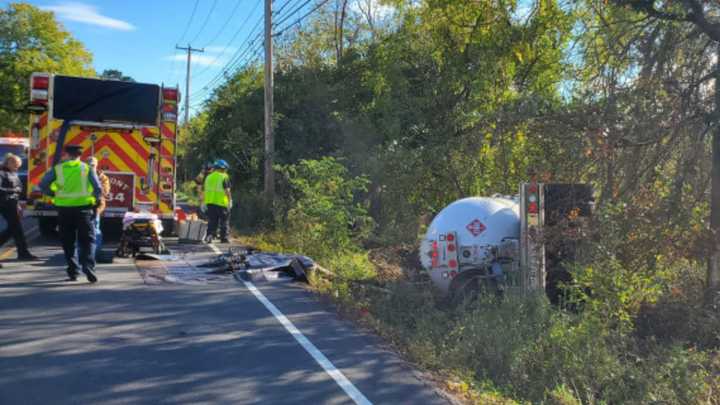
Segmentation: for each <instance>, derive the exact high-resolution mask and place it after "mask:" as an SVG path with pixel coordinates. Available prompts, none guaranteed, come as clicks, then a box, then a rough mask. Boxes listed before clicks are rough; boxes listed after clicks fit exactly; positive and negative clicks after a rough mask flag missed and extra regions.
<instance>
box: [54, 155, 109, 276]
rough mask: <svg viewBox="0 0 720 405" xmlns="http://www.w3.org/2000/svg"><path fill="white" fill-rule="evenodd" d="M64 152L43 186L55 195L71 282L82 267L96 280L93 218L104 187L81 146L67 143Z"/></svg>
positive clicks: (86, 274)
mask: <svg viewBox="0 0 720 405" xmlns="http://www.w3.org/2000/svg"><path fill="white" fill-rule="evenodd" d="M65 154H66V156H67V160H65V161H64V162H62V163H60V164H58V165H56V166H55V167H54V168H53V169H52V170H48V172H47V173H46V174H45V177H43V179H42V181H41V182H40V189H41V190H42V191H43V193H45V194H47V195H53V194H54V202H55V208H56V209H57V212H58V224H59V225H60V239H61V241H62V247H63V252H64V253H65V261H66V263H67V269H66V270H67V274H68V281H76V280H77V276H78V273H79V270H82V272H83V273H85V276H86V277H87V279H88V281H89V282H90V283H96V282H97V276H96V275H95V227H94V226H93V219H94V218H95V209H96V208H97V204H98V202H99V201H100V197H101V193H102V187H101V185H100V181H99V180H98V177H97V174H96V173H95V171H94V170H92V168H90V166H89V165H88V164H86V163H83V162H81V161H80V156H81V155H82V148H81V147H80V146H79V145H67V146H66V147H65ZM76 242H77V244H78V258H77V259H76V258H75V243H76Z"/></svg>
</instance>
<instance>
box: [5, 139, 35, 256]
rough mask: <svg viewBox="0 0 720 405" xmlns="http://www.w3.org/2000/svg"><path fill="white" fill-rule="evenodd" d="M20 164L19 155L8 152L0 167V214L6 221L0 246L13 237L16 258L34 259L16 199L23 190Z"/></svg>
mask: <svg viewBox="0 0 720 405" xmlns="http://www.w3.org/2000/svg"><path fill="white" fill-rule="evenodd" d="M20 166H22V160H21V159H20V157H19V156H16V155H13V154H12V153H8V154H7V155H5V159H4V160H3V164H2V167H0V214H2V216H3V218H5V222H6V223H7V228H5V230H4V231H3V232H2V233H0V246H2V245H4V244H5V242H7V241H8V239H10V238H11V237H12V238H13V239H15V247H16V248H17V254H18V260H36V259H37V257H36V256H34V255H33V254H32V253H30V251H29V250H28V246H27V241H26V240H25V231H23V227H22V222H21V221H20V214H19V212H18V200H19V199H20V193H21V192H22V190H23V185H22V182H21V181H20V178H19V177H18V175H17V171H18V169H20ZM0 267H2V265H0Z"/></svg>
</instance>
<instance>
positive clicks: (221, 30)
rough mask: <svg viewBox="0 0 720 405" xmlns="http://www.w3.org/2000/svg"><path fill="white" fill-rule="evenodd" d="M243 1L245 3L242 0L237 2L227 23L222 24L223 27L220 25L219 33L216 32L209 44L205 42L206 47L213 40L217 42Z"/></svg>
mask: <svg viewBox="0 0 720 405" xmlns="http://www.w3.org/2000/svg"><path fill="white" fill-rule="evenodd" d="M242 3H243V2H242V1H240V0H238V1H236V2H235V7H234V8H233V9H232V11H231V12H230V15H229V16H228V18H227V20H225V23H224V24H223V25H222V27H220V30H219V31H218V32H217V34H215V36H214V37H213V38H212V39H211V40H209V41H208V42H207V44H205V46H204V47H207V46H208V45H210V44H212V43H213V42H215V40H216V39H218V37H219V36H220V34H222V32H223V31H224V30H225V27H227V25H228V23H230V20H232V18H233V17H234V16H235V13H236V12H237V10H238V8H240V4H242ZM204 47H203V48H204Z"/></svg>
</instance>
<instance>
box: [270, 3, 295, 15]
mask: <svg viewBox="0 0 720 405" xmlns="http://www.w3.org/2000/svg"><path fill="white" fill-rule="evenodd" d="M292 2H293V0H287V1H286V2H285V4H283V5H282V6H280V8H279V9H277V11H273V15H280V13H282V12H283V10H285V7H287V6H289V5H290V3H292Z"/></svg>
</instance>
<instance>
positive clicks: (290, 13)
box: [273, 0, 313, 27]
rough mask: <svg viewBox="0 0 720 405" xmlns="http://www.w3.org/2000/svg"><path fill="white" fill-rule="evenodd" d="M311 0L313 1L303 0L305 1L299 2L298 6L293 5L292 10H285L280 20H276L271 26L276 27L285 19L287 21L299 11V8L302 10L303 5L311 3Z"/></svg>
mask: <svg viewBox="0 0 720 405" xmlns="http://www.w3.org/2000/svg"><path fill="white" fill-rule="evenodd" d="M312 1H313V0H305V2H303V3H302V4H300V5H299V6H297V7H295V8H294V9H293V10H292V11H289V12H287V13H286V14H285V15H284V16H282V17H280V21H278V22H276V23H275V24H273V26H275V27H277V26H279V25H281V24H282V23H284V22H285V21H287V20H288V19H289V18H290V17H292V16H293V15H295V14H297V13H298V12H300V10H302V9H303V8H304V7H305V6H307V5H308V4H310V3H312Z"/></svg>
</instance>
